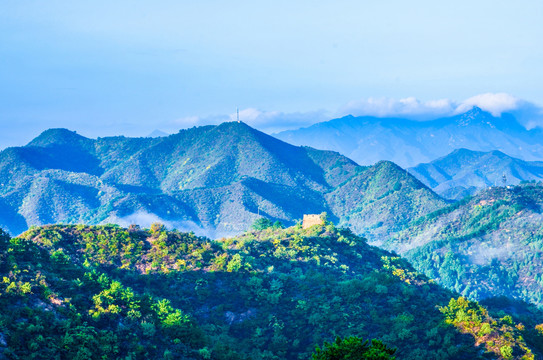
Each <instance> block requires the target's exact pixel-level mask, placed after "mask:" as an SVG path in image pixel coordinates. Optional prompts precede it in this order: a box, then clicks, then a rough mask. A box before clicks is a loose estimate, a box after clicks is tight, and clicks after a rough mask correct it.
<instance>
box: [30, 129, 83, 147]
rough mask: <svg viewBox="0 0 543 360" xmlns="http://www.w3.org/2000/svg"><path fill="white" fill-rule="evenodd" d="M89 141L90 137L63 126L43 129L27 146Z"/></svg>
mask: <svg viewBox="0 0 543 360" xmlns="http://www.w3.org/2000/svg"><path fill="white" fill-rule="evenodd" d="M91 141H92V140H91V139H89V138H86V137H84V136H81V135H79V134H78V133H77V132H75V131H71V130H68V129H64V128H55V129H48V130H45V131H44V132H42V133H41V134H40V135H38V136H37V137H36V138H34V139H33V140H32V141H31V142H29V143H28V145H27V146H38V147H48V146H52V145H67V144H75V143H87V142H91Z"/></svg>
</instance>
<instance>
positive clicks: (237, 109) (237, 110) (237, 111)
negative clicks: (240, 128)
mask: <svg viewBox="0 0 543 360" xmlns="http://www.w3.org/2000/svg"><path fill="white" fill-rule="evenodd" d="M236 113H237V114H238V124H239V108H238V107H236Z"/></svg>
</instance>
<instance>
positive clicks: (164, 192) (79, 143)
mask: <svg viewBox="0 0 543 360" xmlns="http://www.w3.org/2000/svg"><path fill="white" fill-rule="evenodd" d="M0 184H1V185H0V186H1V187H0V227H3V228H6V229H8V230H9V231H10V232H11V233H12V234H17V233H20V232H21V231H24V230H25V229H26V228H27V227H29V226H31V225H43V224H50V223H88V224H97V223H107V222H114V223H120V224H122V225H129V224H130V223H138V224H140V225H143V226H146V225H148V224H150V223H151V222H156V221H160V222H163V223H165V224H166V225H169V226H170V227H175V228H178V229H182V230H194V231H196V232H199V233H200V234H206V235H208V236H211V237H218V236H223V235H231V234H238V233H241V232H243V231H245V230H246V229H247V228H248V227H250V225H251V224H252V223H253V222H254V220H255V219H257V218H258V217H267V218H270V219H272V220H274V221H275V220H279V221H282V222H284V223H285V224H293V223H294V222H295V221H296V220H298V219H301V218H302V216H303V214H307V213H321V212H327V213H328V214H329V215H330V216H331V218H332V220H334V221H336V222H339V223H340V224H347V225H349V226H352V227H353V229H354V230H355V231H357V232H358V233H363V234H365V235H366V236H368V237H369V238H370V239H372V238H373V237H379V235H380V234H384V233H386V232H387V229H388V228H389V227H397V226H398V225H399V220H402V219H403V221H406V220H407V219H411V218H413V217H416V216H420V215H424V214H426V213H427V212H431V211H433V210H436V209H437V208H439V207H441V206H443V205H444V204H445V202H444V201H443V200H442V199H441V198H440V197H438V196H437V195H436V194H434V193H433V192H432V191H431V190H430V189H428V188H427V187H426V186H424V185H423V184H422V183H420V182H419V181H418V180H416V179H415V178H414V177H412V176H411V175H409V174H408V173H406V172H405V171H404V170H402V169H401V168H399V167H398V166H396V165H394V164H392V163H390V162H380V163H378V164H376V165H374V166H371V167H361V166H358V165H357V164H356V163H355V162H353V161H352V160H350V159H348V158H346V157H344V156H342V155H340V154H338V153H335V152H331V151H320V150H315V149H312V148H308V147H298V146H293V145H290V144H287V143H285V142H283V141H281V140H278V139H276V138H274V137H271V136H269V135H266V134H264V133H262V132H260V131H257V130H255V129H253V128H251V127H249V126H247V125H245V124H243V123H236V122H229V123H223V124H221V125H218V126H204V127H195V128H192V129H187V130H181V131H180V132H179V133H177V134H174V135H170V136H167V137H158V138H126V137H107V138H98V139H96V140H94V139H88V138H85V137H83V136H81V135H78V134H77V133H75V132H72V131H69V130H66V129H50V130H47V131H45V132H44V133H42V134H41V135H40V136H38V137H37V138H36V139H34V140H32V141H31V142H30V143H29V144H28V145H26V146H23V147H16V148H8V149H5V150H4V151H2V152H0ZM398 200H401V205H398V206H391V205H390V204H392V203H393V202H397V201H398ZM397 207H399V208H397Z"/></svg>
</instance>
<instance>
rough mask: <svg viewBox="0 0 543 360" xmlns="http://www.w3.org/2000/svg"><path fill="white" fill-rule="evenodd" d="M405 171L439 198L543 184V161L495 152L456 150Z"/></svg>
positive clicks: (451, 197)
mask: <svg viewBox="0 0 543 360" xmlns="http://www.w3.org/2000/svg"><path fill="white" fill-rule="evenodd" d="M408 170H409V173H410V174H412V175H414V176H415V177H416V178H417V179H419V180H420V181H422V182H423V183H424V184H425V185H427V186H428V187H430V188H431V189H432V190H434V191H435V192H437V193H438V194H440V195H441V196H443V197H445V198H449V199H457V200H459V199H462V198H464V197H465V196H468V195H473V194H475V193H476V192H477V191H480V190H482V189H485V188H488V187H490V186H497V185H498V186H504V185H518V184H519V183H520V182H523V181H543V162H541V161H524V160H520V159H517V158H514V157H511V156H508V155H506V154H504V153H502V152H501V151H497V150H495V151H489V152H481V151H471V150H467V149H458V150H455V151H453V152H452V153H450V154H448V155H447V156H444V157H442V158H439V159H437V160H434V161H432V162H430V163H426V164H419V165H417V166H415V167H412V168H409V169H408Z"/></svg>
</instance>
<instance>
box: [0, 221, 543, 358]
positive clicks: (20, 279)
mask: <svg viewBox="0 0 543 360" xmlns="http://www.w3.org/2000/svg"><path fill="white" fill-rule="evenodd" d="M1 240H2V241H1V247H2V251H1V252H0V271H1V272H2V277H3V281H2V283H1V284H0V290H1V291H0V306H1V308H2V309H3V311H2V312H1V313H0V340H1V341H0V351H2V353H3V354H4V356H5V357H7V358H10V359H28V358H62V359H83V358H85V359H119V358H124V359H153V358H156V359H159V358H160V359H161V358H165V359H169V358H171V359H173V358H180V357H182V358H187V359H308V358H309V357H310V354H311V353H312V352H313V351H314V349H315V346H316V345H318V346H321V345H322V344H323V343H324V342H325V341H332V340H333V339H334V338H335V337H336V336H340V337H342V338H345V337H348V336H359V337H361V338H365V339H368V338H373V339H375V338H379V339H381V340H382V341H383V342H384V343H385V344H387V345H389V346H391V347H395V348H397V353H396V356H397V358H398V359H466V358H469V359H477V358H503V359H512V358H516V359H520V358H523V359H531V358H533V356H534V354H539V353H540V350H541V348H539V347H538V346H539V345H538V344H540V343H541V342H542V341H543V337H541V335H540V334H539V332H538V330H537V329H536V328H535V327H528V326H524V325H522V324H517V323H515V322H514V321H513V320H512V319H511V318H510V317H507V316H504V317H502V318H498V317H493V316H491V315H489V313H488V312H487V311H486V310H485V309H484V308H482V307H481V306H480V305H478V304H477V303H474V302H470V301H467V300H465V299H464V298H461V297H460V298H458V295H457V294H454V293H452V292H450V291H448V290H445V289H443V288H441V287H440V286H438V285H436V284H434V283H432V282H431V281H429V280H428V279H427V278H426V277H425V276H423V275H419V274H417V273H416V272H415V271H414V270H413V269H412V268H411V266H410V265H409V264H408V263H407V262H405V261H404V260H402V259H401V258H398V257H395V256H393V255H391V254H390V253H388V252H386V251H383V250H380V249H378V248H375V247H372V246H369V245H368V244H367V243H366V242H365V240H364V239H363V238H360V237H357V236H355V235H353V234H352V233H351V232H350V231H349V230H345V229H338V228H336V227H334V226H333V225H332V224H331V223H326V224H325V225H316V226H313V227H312V228H310V229H307V230H303V229H302V228H301V227H300V226H296V227H291V228H288V229H281V228H280V227H279V225H277V224H276V225H275V227H273V226H272V227H267V228H265V229H263V230H258V231H257V230H255V231H251V232H248V233H245V234H244V235H241V236H238V237H235V238H229V239H221V240H219V241H212V240H209V239H206V238H202V237H197V236H195V235H193V234H191V233H181V232H168V231H165V229H164V227H163V226H162V225H160V224H154V225H153V226H152V227H151V229H148V230H146V229H140V228H139V227H137V226H133V227H131V228H129V229H123V228H120V227H117V226H110V225H107V226H84V225H79V226H66V225H63V226H60V225H57V226H47V227H41V228H32V229H30V230H29V231H27V232H25V233H24V234H22V235H21V236H20V237H18V238H13V239H10V238H9V237H8V236H7V235H5V234H2V237H1ZM523 339H530V342H528V343H526V342H525V340H523ZM530 348H531V350H530Z"/></svg>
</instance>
